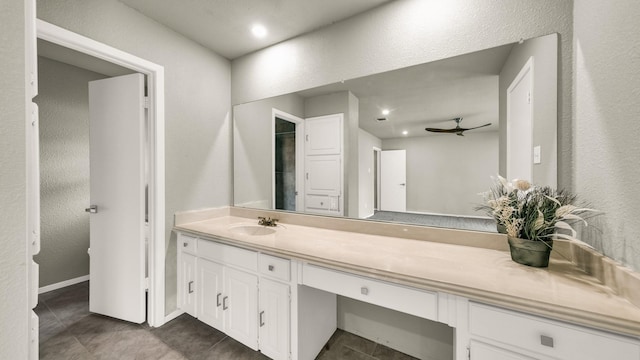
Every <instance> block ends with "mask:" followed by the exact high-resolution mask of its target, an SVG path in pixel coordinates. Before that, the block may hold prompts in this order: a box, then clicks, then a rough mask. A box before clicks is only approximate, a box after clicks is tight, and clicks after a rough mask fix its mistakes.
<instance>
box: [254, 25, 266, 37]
mask: <svg viewBox="0 0 640 360" xmlns="http://www.w3.org/2000/svg"><path fill="white" fill-rule="evenodd" d="M251 33H253V36H255V37H257V38H263V37H265V36H267V28H266V27H264V26H262V25H260V24H255V25H253V26H252V27H251Z"/></svg>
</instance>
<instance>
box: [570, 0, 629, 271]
mask: <svg viewBox="0 0 640 360" xmlns="http://www.w3.org/2000/svg"><path fill="white" fill-rule="evenodd" d="M574 16H575V32H574V36H575V37H574V41H575V45H574V47H575V83H574V87H575V89H574V93H575V103H574V105H575V109H574V119H573V121H574V134H575V167H574V169H573V170H574V177H575V188H576V190H577V192H578V194H579V195H580V197H581V198H582V199H584V200H586V201H588V202H590V203H591V204H592V206H593V207H595V208H597V209H599V210H602V211H604V215H602V216H599V217H598V218H597V219H593V220H590V225H591V226H589V227H588V228H587V229H586V231H585V232H584V233H583V235H584V236H583V240H585V241H587V242H588V243H590V244H592V245H594V246H595V247H596V248H598V249H600V250H602V251H604V253H605V254H606V255H608V256H611V257H613V258H615V259H617V260H620V261H622V262H623V263H625V264H627V265H630V266H631V267H633V268H634V269H635V270H640V221H639V220H638V216H639V215H640V195H639V194H640V193H639V192H638V189H639V188H640V167H639V166H638V160H637V158H638V154H640V140H639V139H640V101H639V99H640V85H639V84H640V28H639V27H638V18H640V2H638V1H636V0H620V1H597V0H580V1H576V3H575V13H574Z"/></svg>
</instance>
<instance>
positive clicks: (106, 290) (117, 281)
mask: <svg viewBox="0 0 640 360" xmlns="http://www.w3.org/2000/svg"><path fill="white" fill-rule="evenodd" d="M89 116H90V143H91V145H90V162H91V163H90V175H91V182H90V184H91V185H90V186H91V190H90V194H91V205H92V206H96V207H97V209H96V212H94V213H91V216H90V222H89V224H90V242H89V243H90V249H91V250H90V254H91V258H90V267H89V271H90V274H89V279H90V291H89V310H90V311H91V312H94V313H98V314H103V315H107V316H111V317H114V318H118V319H122V320H126V321H131V322H135V323H142V322H144V321H145V285H144V281H145V269H144V266H145V253H144V250H145V244H144V219H145V218H144V216H145V214H144V212H145V207H144V153H143V147H144V143H143V133H144V76H143V75H141V74H131V75H125V76H119V77H114V78H110V79H104V80H97V81H92V82H90V83H89Z"/></svg>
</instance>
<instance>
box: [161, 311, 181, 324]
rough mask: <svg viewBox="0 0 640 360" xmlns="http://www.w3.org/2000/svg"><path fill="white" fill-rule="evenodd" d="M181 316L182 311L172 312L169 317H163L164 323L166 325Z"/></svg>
mask: <svg viewBox="0 0 640 360" xmlns="http://www.w3.org/2000/svg"><path fill="white" fill-rule="evenodd" d="M182 314H184V311H182V310H180V309H177V310H174V311H173V312H172V313H171V314H169V315H167V316H165V317H164V323H165V324H166V323H168V322H169V321H171V320H173V319H175V318H177V317H178V316H180V315H182Z"/></svg>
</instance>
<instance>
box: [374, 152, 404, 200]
mask: <svg viewBox="0 0 640 360" xmlns="http://www.w3.org/2000/svg"><path fill="white" fill-rule="evenodd" d="M380 210H383V211H399V212H405V211H407V151H406V150H384V151H381V152H380Z"/></svg>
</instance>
